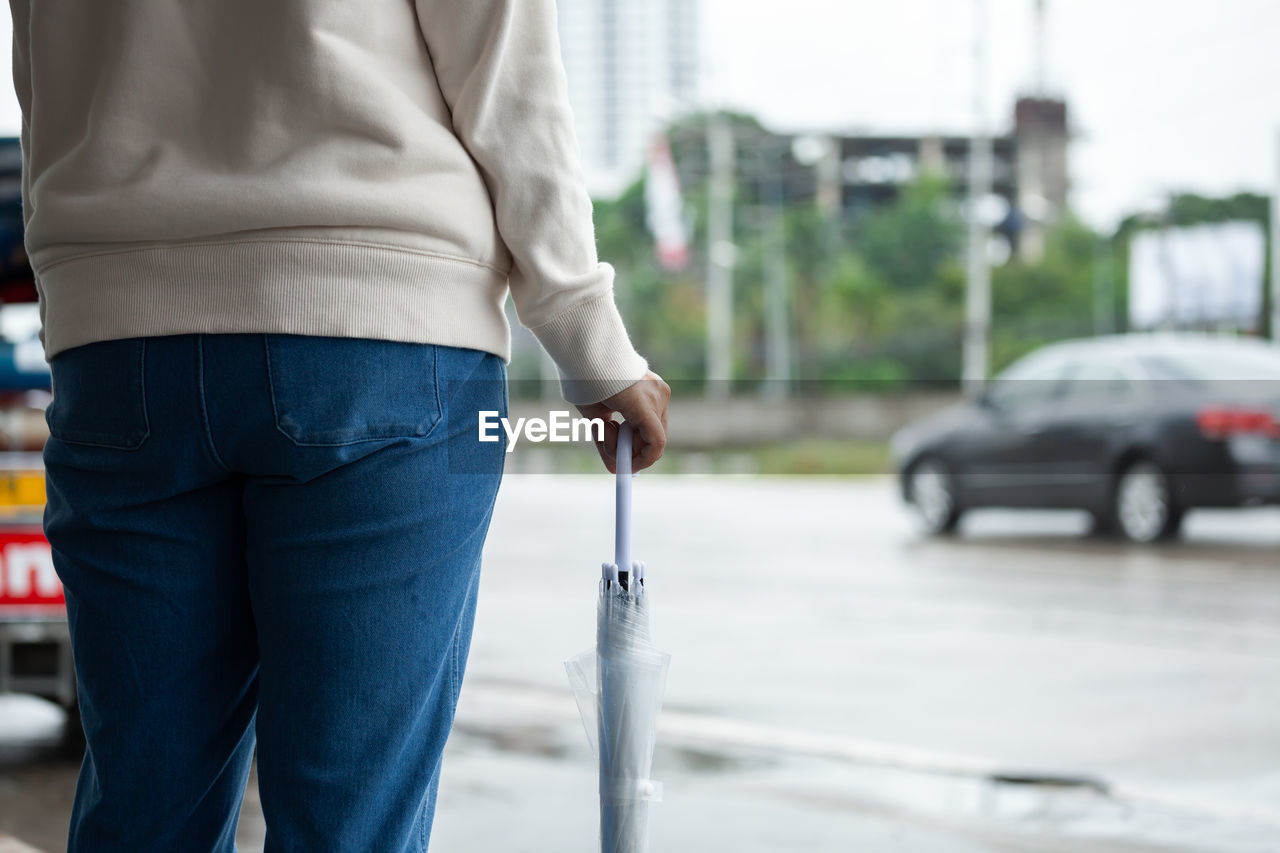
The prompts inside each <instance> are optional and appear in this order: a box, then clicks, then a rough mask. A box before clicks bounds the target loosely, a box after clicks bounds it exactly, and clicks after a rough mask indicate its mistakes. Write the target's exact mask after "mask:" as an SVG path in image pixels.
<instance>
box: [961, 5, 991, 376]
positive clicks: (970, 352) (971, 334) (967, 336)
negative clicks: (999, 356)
mask: <svg viewBox="0 0 1280 853" xmlns="http://www.w3.org/2000/svg"><path fill="white" fill-rule="evenodd" d="M973 5H974V34H973V113H974V115H973V122H974V127H973V137H972V138H971V139H970V141H969V258H968V279H967V283H966V289H965V329H964V362H963V374H962V376H963V381H964V387H965V390H966V391H968V392H971V393H973V392H976V391H978V390H979V389H980V388H981V387H982V384H983V382H985V381H986V378H987V370H988V360H989V341H988V338H989V335H990V330H991V265H990V260H989V258H988V257H987V242H988V238H989V235H988V229H987V224H986V222H984V221H983V219H982V210H981V207H982V201H983V200H984V199H986V198H987V197H988V196H989V195H991V184H992V172H993V171H994V168H993V163H992V153H993V152H992V142H991V136H990V134H989V133H988V131H987V99H986V88H987V56H986V26H987V4H986V0H974V4H973Z"/></svg>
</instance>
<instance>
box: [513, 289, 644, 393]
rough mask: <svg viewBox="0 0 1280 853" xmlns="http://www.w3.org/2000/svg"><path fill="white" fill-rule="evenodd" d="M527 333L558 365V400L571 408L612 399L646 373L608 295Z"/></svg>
mask: <svg viewBox="0 0 1280 853" xmlns="http://www.w3.org/2000/svg"><path fill="white" fill-rule="evenodd" d="M529 331H531V332H533V334H534V337H536V338H537V339H538V342H539V343H541V344H542V346H543V348H545V349H546V351H547V354H548V355H549V356H551V360H552V361H554V362H555V363H556V367H557V368H558V369H559V371H560V391H561V394H563V396H564V399H565V401H566V402H569V403H573V404H574V405H586V404H588V403H598V402H600V401H601V400H604V399H605V398H607V397H612V396H613V395H614V394H617V393H618V392H619V391H621V390H623V389H624V388H629V387H631V386H632V385H634V384H635V383H636V382H638V381H640V380H641V379H643V378H644V375H645V372H646V371H647V370H648V369H649V363H648V362H647V361H646V360H645V358H644V356H642V355H640V353H638V352H636V351H635V348H634V347H633V346H632V345H631V339H630V338H629V337H628V336H627V329H626V326H624V325H623V323H622V316H621V315H620V314H619V313H618V308H617V306H616V305H614V303H613V291H611V290H610V291H607V292H605V293H604V294H603V295H601V296H597V297H596V298H594V299H591V300H589V301H587V302H583V303H581V304H578V305H575V306H574V307H572V308H570V309H569V310H568V311H565V312H564V313H563V314H560V315H559V316H557V317H556V318H555V319H554V320H551V321H549V322H546V323H543V324H542V325H541V326H536V327H533V328H531V329H530V330H529Z"/></svg>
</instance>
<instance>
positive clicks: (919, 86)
mask: <svg viewBox="0 0 1280 853" xmlns="http://www.w3.org/2000/svg"><path fill="white" fill-rule="evenodd" d="M638 1H639V2H643V0H638ZM1048 1H1049V8H1050V44H1049V68H1050V79H1051V81H1052V82H1053V84H1054V85H1055V86H1056V87H1057V88H1058V89H1060V90H1062V91H1065V93H1066V95H1067V97H1068V99H1069V101H1070V105H1071V109H1072V123H1073V126H1074V129H1075V131H1076V133H1077V139H1076V142H1075V144H1074V146H1073V149H1072V155H1073V163H1072V173H1073V177H1074V179H1075V193H1074V201H1075V206H1076V208H1077V209H1078V210H1079V211H1080V212H1081V214H1082V215H1084V216H1085V218H1086V219H1088V220H1090V221H1092V222H1094V223H1097V224H1102V225H1106V224H1111V223H1113V222H1114V221H1115V220H1116V219H1118V218H1119V217H1120V216H1122V215H1123V214H1125V213H1127V212H1129V211H1131V210H1133V209H1134V208H1135V207H1140V206H1150V205H1152V204H1153V203H1154V201H1155V200H1156V199H1158V198H1159V196H1160V195H1161V194H1162V193H1165V192H1167V191H1169V190H1174V189H1189V190H1194V191H1199V192H1204V193H1212V194H1218V193H1227V192H1232V191H1235V190H1237V189H1252V190H1256V191H1259V192H1269V191H1270V189H1271V187H1273V186H1274V184H1275V182H1276V177H1275V175H1276V172H1277V170H1278V169H1280V165H1278V163H1277V161H1280V151H1278V149H1280V2H1277V0H1212V2H1209V1H1208V0H1048ZM986 2H987V4H988V8H989V12H988V18H989V26H988V32H989V34H990V39H989V48H990V65H991V73H990V87H989V89H990V92H989V98H988V101H989V115H990V117H991V123H992V126H993V128H995V129H996V130H1003V129H1006V128H1007V127H1008V125H1009V122H1010V120H1011V112H1012V105H1013V98H1014V95H1015V93H1016V92H1017V91H1019V90H1020V89H1024V88H1026V87H1027V86H1028V85H1029V83H1030V82H1031V79H1032V67H1033V65H1032V56H1033V51H1032V39H1031V33H1032V24H1031V20H1032V18H1031V12H1032V8H1033V0H986ZM703 3H704V4H705V5H704V11H703V24H704V32H703V41H704V51H705V66H706V69H705V73H706V77H705V87H706V92H707V93H708V94H709V95H712V96H715V97H719V98H722V99H724V101H725V102H727V103H728V104H729V105H732V106H737V107H740V108H745V109H748V110H750V111H752V112H754V113H756V114H757V115H758V116H760V118H761V119H762V120H764V121H765V123H766V124H768V125H771V126H773V127H775V128H776V129H778V130H791V129H799V128H804V129H814V130H821V129H837V130H851V129H854V128H861V129H865V130H869V131H873V132H886V133H892V132H901V131H907V132H923V131H927V130H932V129H943V130H953V131H961V132H964V131H967V130H968V129H969V128H970V127H971V126H972V123H971V116H972V115H973V108H972V102H973V85H972V80H973V77H972V68H973V63H972V33H973V15H972V10H973V8H974V5H975V0H875V2H872V0H785V1H784V2H778V0H703ZM0 27H2V28H3V29H0V51H2V52H3V54H2V55H0V69H3V70H0V77H2V78H3V89H2V90H0V133H5V134H16V133H17V129H18V109H17V103H16V101H15V100H14V98H13V94H12V92H13V87H12V84H11V82H10V80H9V76H8V75H9V59H8V54H7V51H8V47H9V42H10V34H9V16H8V15H0Z"/></svg>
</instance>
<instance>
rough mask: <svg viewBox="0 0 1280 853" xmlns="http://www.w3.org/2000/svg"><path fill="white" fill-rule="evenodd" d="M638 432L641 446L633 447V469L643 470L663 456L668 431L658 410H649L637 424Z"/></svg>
mask: <svg viewBox="0 0 1280 853" xmlns="http://www.w3.org/2000/svg"><path fill="white" fill-rule="evenodd" d="M636 432H637V433H638V434H639V436H640V438H641V441H640V442H637V444H639V445H640V446H639V447H633V448H632V458H633V460H634V463H633V469H634V470H636V471H643V470H644V469H645V468H648V467H649V466H650V465H652V464H653V463H655V462H657V461H658V460H659V459H660V458H662V451H663V448H665V447H666V444H667V431H666V430H665V429H664V428H663V425H662V420H661V418H660V417H659V416H658V414H657V413H656V412H653V411H647V412H645V413H644V415H643V418H642V419H641V420H640V422H639V423H638V424H637V425H636Z"/></svg>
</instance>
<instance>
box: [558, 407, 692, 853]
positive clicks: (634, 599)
mask: <svg viewBox="0 0 1280 853" xmlns="http://www.w3.org/2000/svg"><path fill="white" fill-rule="evenodd" d="M617 472H618V478H617V519H616V534H615V540H614V561H613V562H612V563H605V564H604V572H603V577H602V578H601V580H600V593H599V597H598V599H597V602H596V647H595V648H594V649H588V650H587V651H585V652H583V653H582V654H580V655H578V656H576V657H574V658H572V659H570V660H568V661H565V669H566V670H567V671H568V673H569V682H570V684H572V685H573V690H574V696H575V698H576V699H577V702H578V709H579V711H580V712H581V713H582V721H583V724H584V725H585V726H586V729H587V739H588V740H589V741H590V742H591V746H592V749H593V750H594V751H595V753H596V756H597V757H598V758H599V762H600V849H601V851H602V853H644V851H646V850H647V849H648V844H649V842H648V838H649V803H651V802H656V801H658V800H660V799H661V795H662V787H661V785H660V784H659V783H657V782H655V781H654V780H652V779H650V778H649V772H650V770H651V768H652V766H653V748H654V742H655V738H656V734H657V724H658V714H659V712H660V710H661V708H662V693H663V689H664V687H665V685H666V678H667V666H668V664H669V662H670V660H671V656H670V655H669V654H667V653H666V652H663V651H659V650H658V649H657V648H655V647H654V645H653V642H652V641H651V640H650V638H649V595H648V586H647V583H646V581H645V577H644V564H643V563H639V562H634V563H633V562H632V560H631V479H632V478H631V427H630V426H629V425H628V424H625V423H624V424H622V427H621V429H620V430H619V434H618V464H617Z"/></svg>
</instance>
